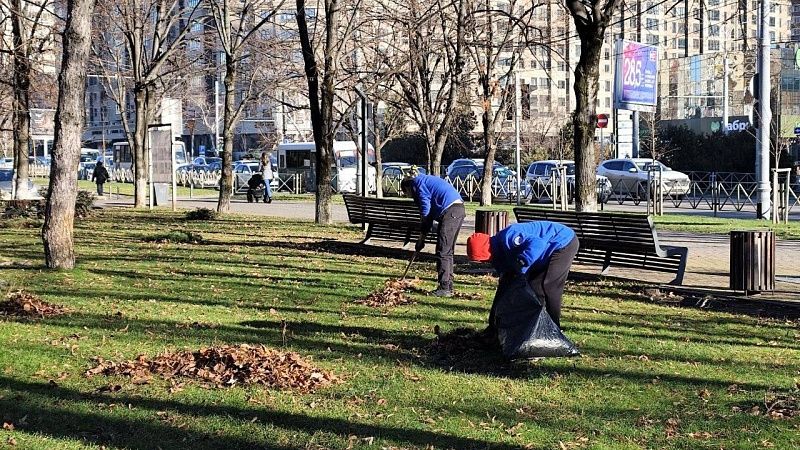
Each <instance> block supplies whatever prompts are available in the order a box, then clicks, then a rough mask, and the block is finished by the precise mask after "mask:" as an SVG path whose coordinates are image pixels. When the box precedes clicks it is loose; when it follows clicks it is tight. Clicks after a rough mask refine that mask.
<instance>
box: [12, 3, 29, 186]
mask: <svg viewBox="0 0 800 450" xmlns="http://www.w3.org/2000/svg"><path fill="white" fill-rule="evenodd" d="M14 8H15V10H16V11H14V12H12V14H11V15H12V20H11V32H12V35H13V42H14V54H13V55H14V98H13V104H14V122H13V123H14V130H13V135H14V169H15V170H16V177H17V181H16V186H15V187H14V189H15V193H16V196H17V198H19V196H20V194H22V193H24V192H25V191H26V190H27V188H28V148H29V146H30V125H31V111H30V88H31V62H30V58H29V57H30V54H29V51H30V50H29V49H30V46H31V43H30V42H26V39H25V37H24V36H23V34H24V30H23V29H24V26H23V21H24V20H26V18H25V16H24V15H23V11H24V9H23V8H24V7H23V1H22V0H15V1H14Z"/></svg>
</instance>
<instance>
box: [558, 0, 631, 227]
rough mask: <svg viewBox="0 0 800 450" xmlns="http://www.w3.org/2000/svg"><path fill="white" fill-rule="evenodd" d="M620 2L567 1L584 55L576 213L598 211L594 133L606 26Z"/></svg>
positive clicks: (575, 119) (578, 74)
mask: <svg viewBox="0 0 800 450" xmlns="http://www.w3.org/2000/svg"><path fill="white" fill-rule="evenodd" d="M619 2H620V0H567V2H566V3H567V8H568V9H569V12H570V14H571V15H572V19H573V21H574V22H575V29H576V31H577V32H578V37H579V38H580V40H581V55H580V58H579V59H578V64H577V65H576V66H575V84H574V90H575V111H574V113H573V115H572V123H573V126H574V129H575V132H574V133H575V136H574V139H575V140H574V146H575V191H576V192H575V210H576V211H597V193H596V188H595V185H596V177H595V148H594V132H595V128H596V126H597V114H596V109H595V105H596V101H597V91H598V78H599V76H600V57H601V49H602V47H603V39H604V38H605V34H606V27H608V24H609V22H610V21H611V17H612V14H613V12H614V10H615V9H616V8H617V6H618V5H619Z"/></svg>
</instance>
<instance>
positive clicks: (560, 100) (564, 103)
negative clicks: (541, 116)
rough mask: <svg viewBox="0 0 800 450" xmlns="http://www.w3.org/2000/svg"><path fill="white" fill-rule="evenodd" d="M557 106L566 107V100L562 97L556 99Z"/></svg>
mask: <svg viewBox="0 0 800 450" xmlns="http://www.w3.org/2000/svg"><path fill="white" fill-rule="evenodd" d="M558 106H567V99H566V98H564V97H559V98H558Z"/></svg>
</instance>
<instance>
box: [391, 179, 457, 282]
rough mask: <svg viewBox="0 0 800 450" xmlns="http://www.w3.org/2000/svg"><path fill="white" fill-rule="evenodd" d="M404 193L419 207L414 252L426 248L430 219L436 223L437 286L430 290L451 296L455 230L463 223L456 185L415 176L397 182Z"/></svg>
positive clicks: (431, 223)
mask: <svg viewBox="0 0 800 450" xmlns="http://www.w3.org/2000/svg"><path fill="white" fill-rule="evenodd" d="M400 188H401V189H402V190H403V192H404V193H405V195H406V196H408V197H412V198H413V199H414V201H415V202H416V203H417V206H418V207H419V212H420V215H421V216H422V219H421V228H422V234H421V235H420V238H419V240H418V241H417V245H416V247H415V250H416V251H418V252H419V251H421V250H422V249H423V248H425V235H426V234H428V232H429V231H430V229H431V227H433V222H434V221H436V222H439V230H438V233H437V235H436V272H437V276H438V280H439V286H438V288H437V289H436V290H435V291H433V295H435V296H437V297H451V296H452V295H453V251H454V250H455V246H456V239H457V238H458V232H459V230H460V229H461V224H462V223H463V222H464V216H465V212H464V202H463V201H462V200H461V195H460V194H459V193H458V191H456V190H455V188H454V187H453V186H452V185H451V184H450V183H448V182H447V181H445V180H444V179H442V178H439V177H436V176H433V175H418V176H416V177H414V178H408V179H405V180H403V181H402V182H401V183H400Z"/></svg>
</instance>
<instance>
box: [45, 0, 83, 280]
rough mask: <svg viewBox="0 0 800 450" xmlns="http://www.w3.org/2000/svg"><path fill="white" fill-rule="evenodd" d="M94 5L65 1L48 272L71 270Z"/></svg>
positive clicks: (47, 237)
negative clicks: (86, 77)
mask: <svg viewBox="0 0 800 450" xmlns="http://www.w3.org/2000/svg"><path fill="white" fill-rule="evenodd" d="M94 5H95V2H94V0H67V20H66V24H65V27H64V34H63V56H62V59H61V73H60V75H59V90H58V106H57V107H56V116H55V137H54V143H53V159H52V164H51V166H50V195H49V196H48V198H47V207H46V209H45V218H44V226H43V227H42V241H43V243H44V254H45V264H46V265H47V267H49V268H51V269H72V268H73V267H75V247H74V242H73V239H72V233H73V225H74V220H75V198H76V197H77V194H78V172H77V171H76V170H75V168H76V167H77V166H78V162H79V161H80V149H81V134H82V131H83V117H84V96H85V93H86V83H85V78H84V76H85V74H86V60H87V58H88V56H89V43H90V39H91V23H92V22H91V18H92V11H93V10H94Z"/></svg>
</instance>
